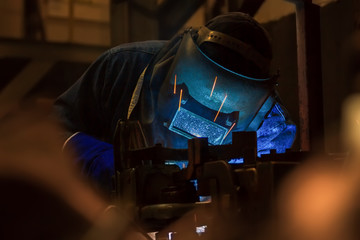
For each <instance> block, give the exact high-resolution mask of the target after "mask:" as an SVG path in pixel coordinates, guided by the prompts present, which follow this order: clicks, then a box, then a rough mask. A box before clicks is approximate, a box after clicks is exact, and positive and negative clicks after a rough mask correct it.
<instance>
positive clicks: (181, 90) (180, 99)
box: [178, 89, 183, 111]
mask: <svg viewBox="0 0 360 240" xmlns="http://www.w3.org/2000/svg"><path fill="white" fill-rule="evenodd" d="M182 92H183V91H182V89H181V90H180V98H179V109H178V110H179V111H180V106H181V98H182Z"/></svg>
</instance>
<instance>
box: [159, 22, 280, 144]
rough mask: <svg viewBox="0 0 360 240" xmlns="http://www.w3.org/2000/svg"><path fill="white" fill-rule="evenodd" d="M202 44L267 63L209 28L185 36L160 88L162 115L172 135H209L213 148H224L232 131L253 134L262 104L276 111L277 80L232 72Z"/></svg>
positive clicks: (239, 44)
mask: <svg viewBox="0 0 360 240" xmlns="http://www.w3.org/2000/svg"><path fill="white" fill-rule="evenodd" d="M203 42H212V43H215V44H217V45H220V46H224V47H226V48H228V49H230V51H236V52H237V53H240V54H241V55H242V56H246V57H247V58H248V59H251V61H253V62H255V63H256V64H258V66H264V65H266V64H268V63H267V59H266V58H264V57H263V56H261V54H259V53H258V52H257V51H256V50H254V49H253V48H252V47H251V46H250V45H248V44H246V43H245V42H242V41H240V40H238V39H236V38H234V37H231V36H229V35H226V34H224V33H220V32H217V31H213V30H210V29H208V28H207V27H205V26H204V27H202V28H200V29H199V30H192V29H190V30H188V31H186V32H185V33H184V36H183V39H182V41H181V43H180V46H179V49H178V51H177V53H176V55H175V57H174V60H173V62H172V65H171V67H170V69H169V71H168V74H167V76H166V79H165V81H164V83H163V85H162V86H161V89H160V94H159V95H158V111H159V114H161V115H162V116H163V119H165V120H164V125H165V127H167V128H168V129H169V130H170V131H172V132H175V133H177V134H179V135H181V136H183V137H186V138H189V139H190V138H194V137H207V138H208V141H209V144H212V145H220V144H224V143H227V142H229V141H226V139H228V140H229V139H230V138H231V136H230V135H229V133H230V132H231V131H233V130H236V131H249V130H254V129H250V126H251V127H252V128H254V125H253V124H252V123H253V121H254V120H255V119H256V117H257V115H258V114H259V111H260V109H261V108H262V107H263V106H264V103H267V106H268V107H267V108H268V109H266V110H265V111H264V110H262V112H267V111H268V110H270V108H271V107H272V104H273V102H274V101H273V99H272V93H273V90H274V86H275V82H276V77H274V76H266V77H262V78H258V77H254V76H249V75H244V74H242V73H240V72H236V71H234V70H232V69H229V68H227V67H226V66H223V65H221V64H220V63H219V62H217V61H215V60H214V59H213V58H210V57H209V56H208V55H207V54H206V53H205V52H204V51H203V50H202V49H201V48H200V47H199V45H201V43H203ZM259 125H260V123H259V124H258V126H259ZM258 126H257V127H258ZM255 128H256V127H255ZM255 130H256V129H255Z"/></svg>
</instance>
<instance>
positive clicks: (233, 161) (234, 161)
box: [229, 158, 244, 164]
mask: <svg viewBox="0 0 360 240" xmlns="http://www.w3.org/2000/svg"><path fill="white" fill-rule="evenodd" d="M243 163H244V158H234V159H231V160H230V161H229V164H243Z"/></svg>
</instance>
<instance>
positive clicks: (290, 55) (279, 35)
mask: <svg viewBox="0 0 360 240" xmlns="http://www.w3.org/2000/svg"><path fill="white" fill-rule="evenodd" d="M356 4H357V3H356V1H353V0H338V1H337V2H334V3H331V4H329V5H327V6H325V7H323V8H321V14H320V18H321V20H320V21H321V45H322V46H321V51H322V71H323V73H322V76H323V96H324V118H325V122H324V126H325V146H326V151H328V152H337V151H341V150H342V149H341V144H340V139H339V134H340V123H341V105H342V102H343V100H344V99H345V97H346V96H347V95H348V94H349V93H350V92H351V85H352V83H351V81H352V80H351V79H348V78H347V76H346V75H347V73H346V71H347V66H346V65H345V62H346V61H345V60H346V56H344V48H345V45H346V42H347V41H348V39H349V37H350V36H351V34H352V33H353V31H354V18H355V17H354V16H355V13H354V11H355V10H354V9H356V7H355V6H354V5H356ZM265 27H266V28H267V29H268V30H269V32H270V35H271V36H272V40H273V51H274V68H275V69H276V68H278V69H279V70H280V79H279V87H278V90H279V93H280V96H281V98H282V99H283V101H284V103H285V104H286V106H287V107H288V111H289V112H290V115H291V116H292V118H293V119H294V121H295V122H296V124H297V125H298V126H299V114H298V104H299V101H298V96H297V54H296V51H297V46H296V19H295V14H293V15H289V16H286V17H284V18H282V19H280V20H278V21H276V22H270V23H268V24H266V26H265ZM310 104H311V103H310ZM310 117H311V116H310ZM298 138H299V136H298ZM298 144H299V139H297V140H296V142H295V148H298Z"/></svg>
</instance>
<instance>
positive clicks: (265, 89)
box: [55, 12, 296, 191]
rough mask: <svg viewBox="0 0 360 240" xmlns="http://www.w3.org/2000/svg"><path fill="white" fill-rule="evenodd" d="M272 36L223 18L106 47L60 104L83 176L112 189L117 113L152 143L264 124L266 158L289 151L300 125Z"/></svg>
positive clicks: (244, 18)
mask: <svg viewBox="0 0 360 240" xmlns="http://www.w3.org/2000/svg"><path fill="white" fill-rule="evenodd" d="M271 59H272V48H271V44H270V38H269V34H268V33H267V32H266V30H265V29H264V28H263V27H262V26H261V25H260V24H259V23H258V22H256V21H255V20H254V19H253V18H251V17H250V16H249V15H247V14H244V13H240V12H231V13H227V14H224V15H219V16H217V17H215V18H213V19H212V20H210V21H208V22H207V23H206V24H205V25H204V26H201V27H200V28H194V29H192V28H190V29H186V30H184V31H183V32H181V33H179V34H177V35H176V36H174V37H173V38H172V39H171V40H169V41H162V40H156V41H144V42H134V43H128V44H123V45H120V46H117V47H114V48H112V49H110V50H108V51H106V52H104V53H103V54H102V55H101V56H100V57H99V58H98V59H97V60H96V61H94V62H93V63H92V64H91V66H90V67H89V68H88V69H87V71H86V72H85V73H84V74H83V75H82V76H81V78H80V79H79V80H78V81H77V82H76V83H75V84H74V85H73V86H72V87H70V88H69V89H68V90H67V91H66V92H65V93H63V94H62V95H61V96H60V97H59V98H58V99H57V101H56V103H55V112H56V114H57V116H58V118H59V120H60V122H61V124H62V125H63V126H64V127H65V129H66V131H68V132H67V134H66V138H65V139H66V141H65V144H64V149H65V150H66V149H69V148H71V149H73V150H75V152H76V155H77V161H78V164H80V166H81V168H82V171H83V172H84V174H85V175H87V176H89V177H90V178H91V179H93V180H94V181H95V182H96V183H97V185H98V186H100V187H101V188H102V189H103V190H104V191H111V189H112V186H111V182H112V181H111V177H112V176H113V175H114V161H113V158H114V157H113V145H112V143H113V137H114V132H115V129H116V125H117V122H118V121H119V119H123V120H125V119H129V120H139V122H140V123H141V125H142V128H143V131H144V135H145V138H146V142H147V144H148V145H149V146H152V145H154V144H156V143H161V144H162V145H163V146H164V147H170V148H186V147H187V141H188V139H190V138H194V137H207V138H208V141H209V144H211V145H220V144H228V143H231V133H232V132H233V131H256V132H257V137H258V155H261V154H263V153H268V152H269V151H270V149H276V150H277V152H284V151H285V150H286V149H287V148H291V146H292V144H293V142H294V138H295V134H296V126H295V125H294V124H293V122H292V121H291V120H290V118H289V116H288V113H287V111H286V109H285V108H284V106H283V105H282V103H281V101H280V99H279V96H278V94H277V92H276V86H277V77H278V74H277V73H271Z"/></svg>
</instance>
